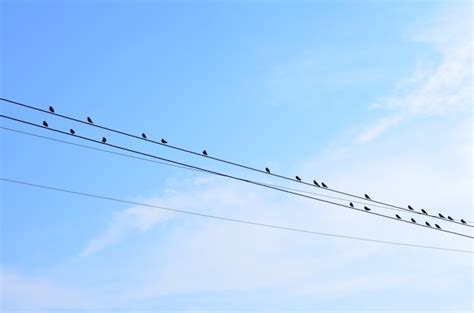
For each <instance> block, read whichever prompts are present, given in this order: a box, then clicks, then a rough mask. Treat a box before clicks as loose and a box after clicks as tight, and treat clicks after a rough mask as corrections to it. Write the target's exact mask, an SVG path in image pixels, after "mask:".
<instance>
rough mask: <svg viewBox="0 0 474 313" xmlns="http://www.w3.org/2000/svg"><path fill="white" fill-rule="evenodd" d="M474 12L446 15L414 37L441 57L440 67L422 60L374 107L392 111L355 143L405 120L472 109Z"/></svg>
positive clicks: (442, 15)
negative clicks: (389, 94)
mask: <svg viewBox="0 0 474 313" xmlns="http://www.w3.org/2000/svg"><path fill="white" fill-rule="evenodd" d="M471 21H472V12H471V10H470V9H467V10H464V11H461V10H457V11H455V12H453V11H448V12H443V14H441V15H440V16H438V17H437V18H436V19H435V20H433V22H432V23H431V24H432V25H430V27H429V28H428V29H427V30H425V31H423V32H420V33H418V34H416V35H415V38H414V39H415V41H418V42H422V43H426V44H429V45H431V46H432V47H433V48H434V49H435V50H436V51H437V52H438V53H439V54H440V56H441V62H440V63H439V64H437V65H428V64H432V62H430V61H429V60H423V61H419V64H418V66H417V68H416V69H415V71H414V73H413V74H412V75H411V76H410V77H408V78H407V79H404V80H402V81H400V82H399V83H398V84H397V87H396V90H395V92H394V94H393V95H391V96H388V97H385V98H382V99H380V100H379V101H378V102H377V103H375V104H374V105H373V107H376V108H384V109H388V110H390V111H392V112H393V113H390V115H389V116H388V117H383V118H382V119H380V120H379V121H376V122H375V125H374V126H371V127H369V128H367V129H366V130H364V131H363V132H362V133H361V134H360V135H359V136H358V137H357V139H356V142H367V141H370V140H372V139H374V138H376V137H378V136H379V135H380V134H382V133H383V132H385V131H387V130H388V129H389V128H391V127H393V126H395V125H397V124H398V123H400V122H401V121H403V120H404V119H409V118H413V117H415V116H419V115H423V116H426V115H433V114H434V115H440V114H444V113H447V112H462V111H470V110H471V108H472V83H473V80H472V65H473V63H472V58H473V57H472V56H473V49H472V48H473V37H472V25H471V23H472V22H471Z"/></svg>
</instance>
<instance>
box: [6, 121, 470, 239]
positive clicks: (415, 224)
mask: <svg viewBox="0 0 474 313" xmlns="http://www.w3.org/2000/svg"><path fill="white" fill-rule="evenodd" d="M0 117H2V118H5V119H9V120H13V121H16V122H19V123H23V124H27V125H31V126H35V127H38V128H41V129H45V130H48V131H53V132H56V133H60V134H64V135H68V136H73V137H75V138H80V139H83V140H86V141H90V142H94V143H98V144H101V145H107V146H109V147H112V148H116V149H120V150H124V151H127V152H132V153H135V154H139V155H143V156H146V157H150V158H154V159H158V160H161V161H165V162H169V163H173V164H176V165H181V166H186V167H189V168H194V169H197V170H201V171H203V172H206V173H211V174H214V175H218V176H222V177H226V178H229V179H233V180H237V181H242V182H246V183H249V184H253V185H256V186H261V187H264V188H268V189H273V190H277V191H280V192H283V193H287V194H291V195H295V196H299V197H303V198H307V199H312V200H316V201H320V202H324V203H327V204H332V205H335V206H339V207H343V208H348V209H351V210H354V211H357V212H363V213H366V214H372V215H375V216H379V217H383V218H388V219H391V220H394V221H397V222H404V223H408V224H410V225H414V226H419V227H423V228H426V229H431V230H435V231H442V232H446V233H450V234H453V235H457V236H461V237H466V238H470V239H473V238H474V237H472V236H469V235H466V234H462V233H458V232H454V231H449V230H445V229H438V228H432V227H428V226H425V225H422V224H418V223H412V222H409V221H405V220H401V219H397V218H395V217H392V216H388V215H384V214H380V213H376V212H372V211H366V210H363V209H357V208H353V207H351V206H348V205H344V204H341V203H337V202H333V201H329V200H324V199H320V198H316V197H312V196H308V195H305V194H300V193H296V192H293V191H289V190H285V189H281V188H276V187H271V186H267V185H265V184H263V183H259V182H256V181H252V180H249V179H244V178H240V177H236V176H232V175H229V174H225V173H220V172H216V171H212V170H208V169H205V168H202V167H198V166H194V165H190V164H186V163H183V162H178V161H174V160H170V159H166V158H163V157H159V156H156V155H152V154H149V153H145V152H140V151H137V150H133V149H130V148H126V147H122V146H118V145H114V144H110V143H101V142H100V141H98V140H95V139H92V138H88V137H84V136H80V135H71V134H70V133H68V132H64V131H62V130H58V129H54V128H51V127H48V128H45V127H43V126H41V125H38V124H35V123H32V122H28V121H25V120H21V119H17V118H14V117H10V116H5V115H0Z"/></svg>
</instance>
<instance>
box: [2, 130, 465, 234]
mask: <svg viewBox="0 0 474 313" xmlns="http://www.w3.org/2000/svg"><path fill="white" fill-rule="evenodd" d="M0 129H3V130H7V131H11V132H16V133H19V134H23V135H28V136H32V137H36V138H41V139H46V140H50V141H54V142H59V143H63V144H68V145H73V146H77V147H80V148H85V149H90V150H95V151H100V152H105V153H110V154H114V155H119V156H123V157H128V158H133V159H138V160H142V161H147V162H152V163H157V164H161V165H166V166H171V167H176V168H182V169H185V170H191V171H195V172H201V173H205V172H203V171H200V170H196V169H193V168H189V167H186V166H180V165H175V164H171V163H168V162H160V161H156V160H151V159H147V158H141V157H137V156H133V155H130V154H125V153H120V152H115V151H110V150H106V149H101V148H96V147H92V146H87V145H82V144H78V143H73V142H70V141H65V140H60V139H56V138H52V137H48V136H42V135H38V134H33V133H29V132H25V131H21V130H17V129H12V128H8V127H3V126H0ZM264 184H265V185H267V186H271V187H277V188H281V189H285V190H290V191H296V192H302V193H306V194H312V195H316V196H319V197H323V198H328V199H334V200H340V201H345V202H349V201H350V200H349V199H347V198H341V197H334V196H329V195H325V194H321V193H317V192H313V191H308V190H303V189H297V188H290V187H286V186H281V185H274V184H269V183H264ZM352 202H353V203H356V204H361V205H367V204H368V203H367V202H361V201H354V200H353V201H352ZM370 206H371V207H377V208H382V209H387V210H394V211H403V210H400V209H397V208H391V207H386V206H383V205H374V204H371V205H370ZM410 213H413V214H419V215H423V216H425V217H436V216H432V215H430V214H423V213H421V212H416V211H414V212H412V211H410ZM467 226H469V227H474V226H471V225H467Z"/></svg>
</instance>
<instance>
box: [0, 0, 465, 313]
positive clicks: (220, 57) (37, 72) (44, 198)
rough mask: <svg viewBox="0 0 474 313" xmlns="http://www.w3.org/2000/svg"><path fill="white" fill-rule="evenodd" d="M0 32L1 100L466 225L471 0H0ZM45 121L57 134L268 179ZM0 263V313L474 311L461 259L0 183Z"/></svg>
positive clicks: (66, 179)
mask: <svg viewBox="0 0 474 313" xmlns="http://www.w3.org/2000/svg"><path fill="white" fill-rule="evenodd" d="M1 33H2V35H1V65H0V74H1V76H0V79H1V85H0V91H1V92H0V93H1V97H4V98H11V99H13V100H18V101H21V102H25V103H29V104H32V105H36V106H40V107H43V108H47V106H49V105H53V106H54V107H55V109H56V111H57V112H59V113H64V114H66V115H71V116H75V117H78V118H85V117H86V116H92V117H93V119H94V120H95V121H96V122H97V123H99V124H104V125H107V126H110V127H115V128H120V129H123V130H126V131H129V132H133V133H136V134H141V132H143V131H144V132H146V133H147V134H148V136H149V137H150V138H154V139H159V138H162V137H164V138H166V139H167V140H168V141H169V142H171V143H173V144H176V145H178V146H184V147H187V148H190V149H192V150H195V151H201V150H202V149H207V151H208V152H209V153H210V154H212V155H215V156H218V157H222V158H227V159H230V160H233V161H238V162H241V163H244V164H248V165H251V166H255V167H259V168H262V169H263V168H264V167H265V166H269V167H271V168H272V171H274V172H277V173H281V174H283V175H289V176H294V175H296V174H298V175H300V176H301V177H303V179H306V180H312V179H313V178H316V179H319V180H324V181H326V182H328V184H330V185H331V186H334V187H336V188H338V189H343V190H348V191H350V192H353V193H357V194H363V193H365V192H367V193H369V194H371V195H375V197H376V198H378V199H381V200H386V201H390V202H393V203H397V204H400V205H406V204H409V203H411V204H413V205H415V206H416V207H425V208H433V210H438V209H439V210H440V211H446V212H450V213H451V212H452V214H453V215H455V216H459V217H465V218H466V219H469V220H473V219H474V217H473V216H472V160H471V158H472V5H471V4H470V3H469V2H426V1H419V2H404V1H402V2H395V1H386V2H385V1H384V2H368V1H367V2H364V1H337V2H320V1H314V2H296V3H293V2H285V1H281V2H270V1H265V2H256V3H250V2H238V1H235V2H229V3H224V2H203V1H180V2H177V3H172V2H150V1H140V2H131V1H130V2H127V1H121V2H111V1H98V2H93V1H76V2H67V3H66V2H61V1H51V2H48V1H34V2H33V1H31V2H30V1H3V2H2V3H1ZM0 108H1V112H2V114H8V115H14V116H18V117H21V118H24V119H28V120H30V121H33V122H36V123H40V122H41V121H43V120H44V119H45V117H44V115H41V114H39V113H35V112H31V111H28V110H25V109H21V108H18V107H15V106H12V105H9V104H5V103H2V104H1V106H0ZM47 118H48V123H49V124H50V126H52V127H55V128H60V129H66V130H67V129H69V128H70V127H74V128H75V129H76V131H77V132H78V133H80V134H84V135H87V136H91V137H94V138H98V139H100V138H101V137H102V136H106V137H107V138H108V140H109V142H112V143H118V144H123V145H129V146H133V147H135V148H137V149H140V150H143V151H147V152H150V153H155V154H159V155H160V156H163V157H168V158H174V159H177V160H179V161H186V162H191V163H193V164H196V165H200V166H205V167H209V168H213V169H216V170H221V171H228V172H231V173H233V174H236V175H244V176H245V177H248V178H252V179H256V180H259V181H264V182H270V183H280V184H281V183H282V182H281V181H278V180H275V179H271V178H269V177H267V176H262V175H257V174H255V173H251V172H247V171H243V170H239V169H236V168H232V167H229V166H224V165H222V164H219V163H215V162H211V161H209V160H203V159H202V158H196V157H191V156H189V155H184V154H182V153H177V152H173V151H171V150H168V149H166V148H163V147H159V146H154V145H147V144H145V143H143V142H136V141H134V140H131V139H127V138H123V137H120V136H118V135H114V134H110V133H105V132H101V131H97V130H94V129H89V128H87V127H85V126H80V125H74V126H72V124H71V123H70V122H66V121H64V120H61V119H54V118H52V117H51V116H47ZM1 123H2V126H3V127H9V128H15V129H18V130H24V131H29V132H34V133H37V134H40V135H47V136H53V137H55V138H62V137H61V136H60V135H54V134H51V133H49V132H47V131H44V130H39V129H32V128H30V127H27V126H24V125H18V124H15V123H13V122H10V121H5V120H3V119H2V121H1ZM0 138H1V145H2V146H1V149H2V153H1V164H2V167H1V172H2V175H1V176H2V177H6V178H11V179H18V180H23V181H28V182H32V183H38V184H44V185H51V186H57V187H63V188H69V189H73V190H78V191H84V192H91V193H96V194H102V195H107V196H111V197H116V198H121V199H128V200H136V201H141V202H146V203H153V204H156V205H162V206H167V207H173V208H177V209H183V210H194V211H197V212H203V213H210V214H217V215H222V216H228V217H234V218H242V219H248V220H255V221H259V222H264V223H274V224H278V225H284V226H289V227H299V228H306V229H312V230H316V231H326V232H330V233H337V234H344V235H353V236H360V237H370V238H377V239H381V240H389V241H402V242H409V243H415V244H425V245H434V246H444V247H450V248H459V249H467V250H469V249H471V250H472V248H473V247H472V241H469V240H467V239H459V238H456V237H454V238H453V237H452V236H449V235H446V234H439V233H436V232H426V231H425V230H424V229H421V230H420V229H416V227H411V226H410V225H399V224H400V223H394V222H392V221H384V220H380V219H379V218H376V217H371V216H365V214H359V213H357V212H350V211H349V212H348V211H347V210H344V209H336V208H333V207H330V206H327V205H321V204H318V203H316V204H315V203H314V202H310V201H307V200H302V199H298V198H294V197H291V196H287V195H282V194H279V193H276V192H271V191H268V190H262V189H259V188H258V187H252V186H247V185H245V184H241V183H236V182H232V181H228V180H223V179H219V178H216V177H213V176H208V175H205V174H202V173H196V172H192V171H187V170H182V169H176V168H172V167H167V166H162V165H158V164H150V163H148V162H141V161H137V160H132V159H127V158H122V157H118V156H111V155H108V154H104V153H100V152H97V151H89V150H85V149H80V148H77V147H72V146H67V145H63V144H59V143H55V142H51V141H47V140H42V139H38V138H32V137H29V136H25V135H21V134H18V133H12V132H9V131H6V130H3V129H2V130H1V132H0ZM67 140H71V139H70V138H68V139H67ZM77 142H78V143H80V141H77ZM288 187H295V186H293V185H291V184H289V185H288ZM300 188H301V186H300ZM381 213H387V214H390V213H391V212H390V211H388V212H386V211H384V212H381ZM459 230H462V228H461V229H459ZM0 260H1V264H0V266H1V274H2V277H1V287H2V288H1V299H2V303H1V307H2V310H4V311H9V310H18V309H27V310H32V311H35V310H38V311H41V310H45V311H48V310H53V309H55V310H59V311H61V310H71V309H73V310H78V311H101V310H105V309H115V310H116V309H122V310H125V311H133V310H151V311H156V310H177V311H180V310H190V309H193V310H198V311H210V310H219V311H222V310H244V311H253V310H255V311H261V310H263V309H266V310H270V311H275V310H283V311H294V310H316V309H318V310H323V311H324V310H340V311H364V310H377V311H383V310H392V311H409V310H427V311H432V310H441V311H462V310H464V311H469V310H472V309H473V298H472V294H473V293H474V290H473V280H472V277H473V265H472V257H471V256H469V255H463V254H460V255H458V254H454V253H450V252H439V251H429V250H422V249H413V248H407V247H394V246H385V245H375V244H369V243H364V242H352V241H346V240H341V239H335V238H334V239H328V238H325V237H315V236H306V235H302V234H292V233H287V232H282V231H274V230H266V229H259V228H255V227H250V226H246V225H233V224H229V223H224V222H216V221H210V220H205V219H201V218H197V217H190V216H181V215H179V214H171V213H169V212H168V213H167V212H162V211H160V210H157V209H151V208H143V207H133V206H127V205H125V204H117V203H113V202H106V201H99V200H95V199H87V198H80V197H76V196H72V195H66V194H61V193H54V192H46V191H43V190H37V189H32V188H26V187H21V186H17V185H12V184H9V183H5V182H2V183H1V259H0Z"/></svg>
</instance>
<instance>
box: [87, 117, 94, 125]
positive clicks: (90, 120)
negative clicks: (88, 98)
mask: <svg viewBox="0 0 474 313" xmlns="http://www.w3.org/2000/svg"><path fill="white" fill-rule="evenodd" d="M87 122H89V123H91V124H94V122H93V121H92V119H91V118H90V117H89V116H88V117H87Z"/></svg>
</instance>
